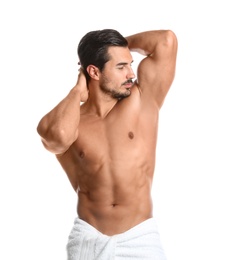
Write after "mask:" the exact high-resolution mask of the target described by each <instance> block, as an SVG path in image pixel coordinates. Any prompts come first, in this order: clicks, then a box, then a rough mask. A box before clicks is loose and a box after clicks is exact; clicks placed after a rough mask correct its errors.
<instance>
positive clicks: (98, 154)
mask: <svg viewBox="0 0 230 260" xmlns="http://www.w3.org/2000/svg"><path fill="white" fill-rule="evenodd" d="M155 140H156V128H155V127H153V124H151V123H150V122H148V120H143V119H141V118H140V117H138V116H135V117H132V116H130V117H128V118H121V117H114V118H109V119H108V120H101V119H97V120H96V119H94V120H87V121H85V122H82V123H81V124H80V128H79V137H78V140H77V141H76V142H75V143H74V149H75V150H76V152H77V156H78V158H79V160H80V161H81V160H83V159H84V161H86V162H87V161H88V162H90V163H92V162H95V163H98V162H101V163H103V162H104V161H106V162H108V161H111V162H118V163H119V162H123V161H124V160H125V161H127V160H128V159H130V160H131V159H132V160H134V159H135V158H136V159H138V158H139V159H140V157H141V156H143V155H144V154H146V153H149V152H150V151H151V150H154V147H155ZM139 159H138V160H139Z"/></svg>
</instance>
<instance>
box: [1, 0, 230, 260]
mask: <svg viewBox="0 0 230 260" xmlns="http://www.w3.org/2000/svg"><path fill="white" fill-rule="evenodd" d="M228 6H229V5H228V1H227V0H226V1H224V0H219V1H212V0H211V1H202V0H194V1H181V0H180V1H179V0H177V1H172V0H165V1H162V0H161V1H159V0H158V1H154V0H153V1H150V0H149V1H147V0H146V1H145V0H143V1H131V0H125V1H119V0H118V1H100V0H98V1H92V0H88V1H84V2H83V1H77V0H75V1H73V0H71V1H70V0H56V1H54V0H53V1H52V0H40V1H32V0H30V1H29V0H28V1H26V0H22V1H16V0H14V1H1V3H0V37H1V38H0V101H1V102H0V113H1V114H0V120H1V128H0V131H1V132H0V133H1V163H0V200H1V201H0V202H1V204H0V209H1V214H0V218H1V219H0V220H1V221H0V240H1V241H0V245H1V249H0V259H4V260H8V259H23V260H31V259H33V260H41V259H42V260H51V259H52V260H53V259H55V260H64V259H66V252H65V245H66V242H67V237H68V235H69V232H70V229H71V228H72V224H73V220H74V218H75V205H76V199H77V198H76V195H75V193H74V191H73V190H72V188H71V186H70V184H69V182H68V180H67V177H66V175H65V173H64V172H63V170H62V169H61V167H60V165H59V164H58V162H57V161H56V159H55V157H54V155H52V154H51V153H49V152H48V151H46V150H45V149H44V148H43V146H42V144H41V142H40V138H39V136H38V135H37V132H36V126H37V123H38V121H39V120H40V118H41V117H42V116H43V115H44V114H45V113H46V112H48V111H49V110H50V109H51V108H52V107H53V106H54V105H56V103H57V102H59V101H60V100H61V99H62V98H63V97H64V96H65V95H66V94H67V93H68V92H69V90H70V88H72V87H73V85H74V84H75V81H76V79H77V70H78V65H77V62H78V58H77V50H76V49H77V44H78V42H79V40H80V38H81V37H82V36H83V35H84V34H85V33H86V32H88V31H90V30H96V29H104V28H114V29H117V30H119V31H120V32H121V33H122V34H123V35H124V36H126V35H129V34H132V33H136V32H139V31H144V30H151V29H172V30H173V31H174V32H175V33H176V35H177V37H178V42H179V46H178V59H177V72H176V77H175V80H174V82H173V85H172V88H171V89H170V91H169V94H168V96H167V98H166V100H165V104H164V106H163V108H162V110H161V115H160V125H159V139H158V146H157V165H156V171H155V178H154V183H153V192H152V193H153V200H154V215H155V217H156V218H157V221H158V226H159V230H160V234H161V239H162V243H163V245H164V248H165V251H166V254H167V256H168V260H204V259H205V260H206V259H209V260H212V259H218V260H219V259H221V260H229V259H230V251H229V246H230V235H229V234H230V224H229V219H230V211H229V198H230V191H229V176H228V175H229V174H230V155H229V152H230V148H229V147H230V138H229V133H230V124H229V119H230V116H229V113H230V102H229V99H230V92H229V87H230V79H229V75H230V73H229V60H230V51H229V49H230V37H229V32H230V31H229V24H230V19H229V9H228ZM136 61H137V60H136ZM134 65H135V62H134Z"/></svg>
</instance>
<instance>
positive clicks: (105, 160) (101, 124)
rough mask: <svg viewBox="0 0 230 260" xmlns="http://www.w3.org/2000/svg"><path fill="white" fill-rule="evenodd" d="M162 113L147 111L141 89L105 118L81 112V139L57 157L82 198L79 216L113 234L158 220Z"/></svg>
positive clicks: (155, 109)
mask: <svg viewBox="0 0 230 260" xmlns="http://www.w3.org/2000/svg"><path fill="white" fill-rule="evenodd" d="M157 125H158V110H157V108H155V107H154V105H153V106H149V105H148V106H145V104H144V102H143V101H142V100H141V95H140V93H139V91H138V89H137V87H136V86H134V87H133V89H132V94H131V96H130V97H128V98H126V99H124V100H121V101H119V102H118V103H117V104H116V105H115V106H114V107H113V108H112V110H111V111H110V112H109V113H108V114H107V115H106V116H105V117H104V118H100V117H98V116H96V115H94V114H88V113H87V112H86V111H85V109H84V105H82V108H81V120H80V125H79V136H78V139H77V141H76V142H75V143H73V144H72V146H71V147H70V148H69V150H68V151H67V152H65V153H64V154H63V155H60V156H57V159H58V160H59V162H60V163H61V165H62V167H63V169H64V170H65V171H66V173H67V176H68V178H69V180H70V182H71V184H72V186H73V188H74V189H75V190H76V192H77V193H78V206H77V212H78V215H79V217H80V218H81V219H83V220H85V221H86V222H88V223H89V224H91V225H92V226H94V227H95V228H96V229H98V230H99V231H101V232H102V233H104V234H107V235H113V234H117V233H122V232H124V231H126V230H128V229H130V228H132V227H133V226H135V225H137V224H139V223H140V222H142V221H144V220H146V219H148V218H150V217H151V216H152V200H151V184H152V178H153V172H154V167H155V149H156V138H157Z"/></svg>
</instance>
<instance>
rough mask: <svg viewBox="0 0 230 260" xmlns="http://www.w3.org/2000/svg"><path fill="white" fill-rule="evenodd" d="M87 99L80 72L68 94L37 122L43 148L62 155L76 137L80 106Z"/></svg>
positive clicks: (85, 87) (85, 86) (86, 91)
mask: <svg viewBox="0 0 230 260" xmlns="http://www.w3.org/2000/svg"><path fill="white" fill-rule="evenodd" d="M87 98H88V90H87V85H86V79H85V76H84V75H83V73H82V72H80V73H79V75H78V80H77V83H76V85H75V86H74V87H73V88H72V89H71V90H70V92H69V94H68V95H67V96H66V97H65V98H64V99H63V100H62V101H61V102H60V103H59V104H58V105H57V106H55V107H54V108H53V109H52V110H51V111H50V112H49V113H47V114H46V115H45V116H44V117H43V118H42V119H41V120H40V122H39V124H38V126H37V132H38V134H39V135H40V136H41V140H42V143H43V145H44V146H45V148H46V149H47V150H48V151H50V152H52V153H54V154H62V153H64V152H65V151H66V150H67V149H68V148H69V147H70V146H71V144H72V143H73V142H74V141H75V140H76V139H77V137H78V125H79V121H80V104H81V102H84V101H86V100H87Z"/></svg>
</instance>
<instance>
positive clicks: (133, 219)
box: [77, 196, 152, 235]
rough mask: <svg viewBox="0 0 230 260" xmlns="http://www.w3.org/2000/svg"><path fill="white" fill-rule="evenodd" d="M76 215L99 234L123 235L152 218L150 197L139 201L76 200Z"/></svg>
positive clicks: (125, 199) (133, 199)
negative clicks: (104, 201) (105, 201)
mask: <svg viewBox="0 0 230 260" xmlns="http://www.w3.org/2000/svg"><path fill="white" fill-rule="evenodd" d="M77 213H78V216H79V218H80V219H82V220H84V221H85V222H87V223H89V224H90V225H92V226H93V227H94V228H96V229H97V230H99V231H100V232H101V233H103V234H106V235H114V234H119V233H123V232H125V231H127V230H129V229H130V228H132V227H134V226H135V225H137V224H139V223H141V222H143V221H145V220H146V219H149V218H151V217H152V200H151V196H148V197H143V198H141V199H137V198H136V199H135V198H132V199H130V200H129V199H128V200H127V198H124V201H122V200H115V201H113V202H111V203H103V201H88V202H86V199H82V198H81V197H80V198H79V200H78V206H77Z"/></svg>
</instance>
